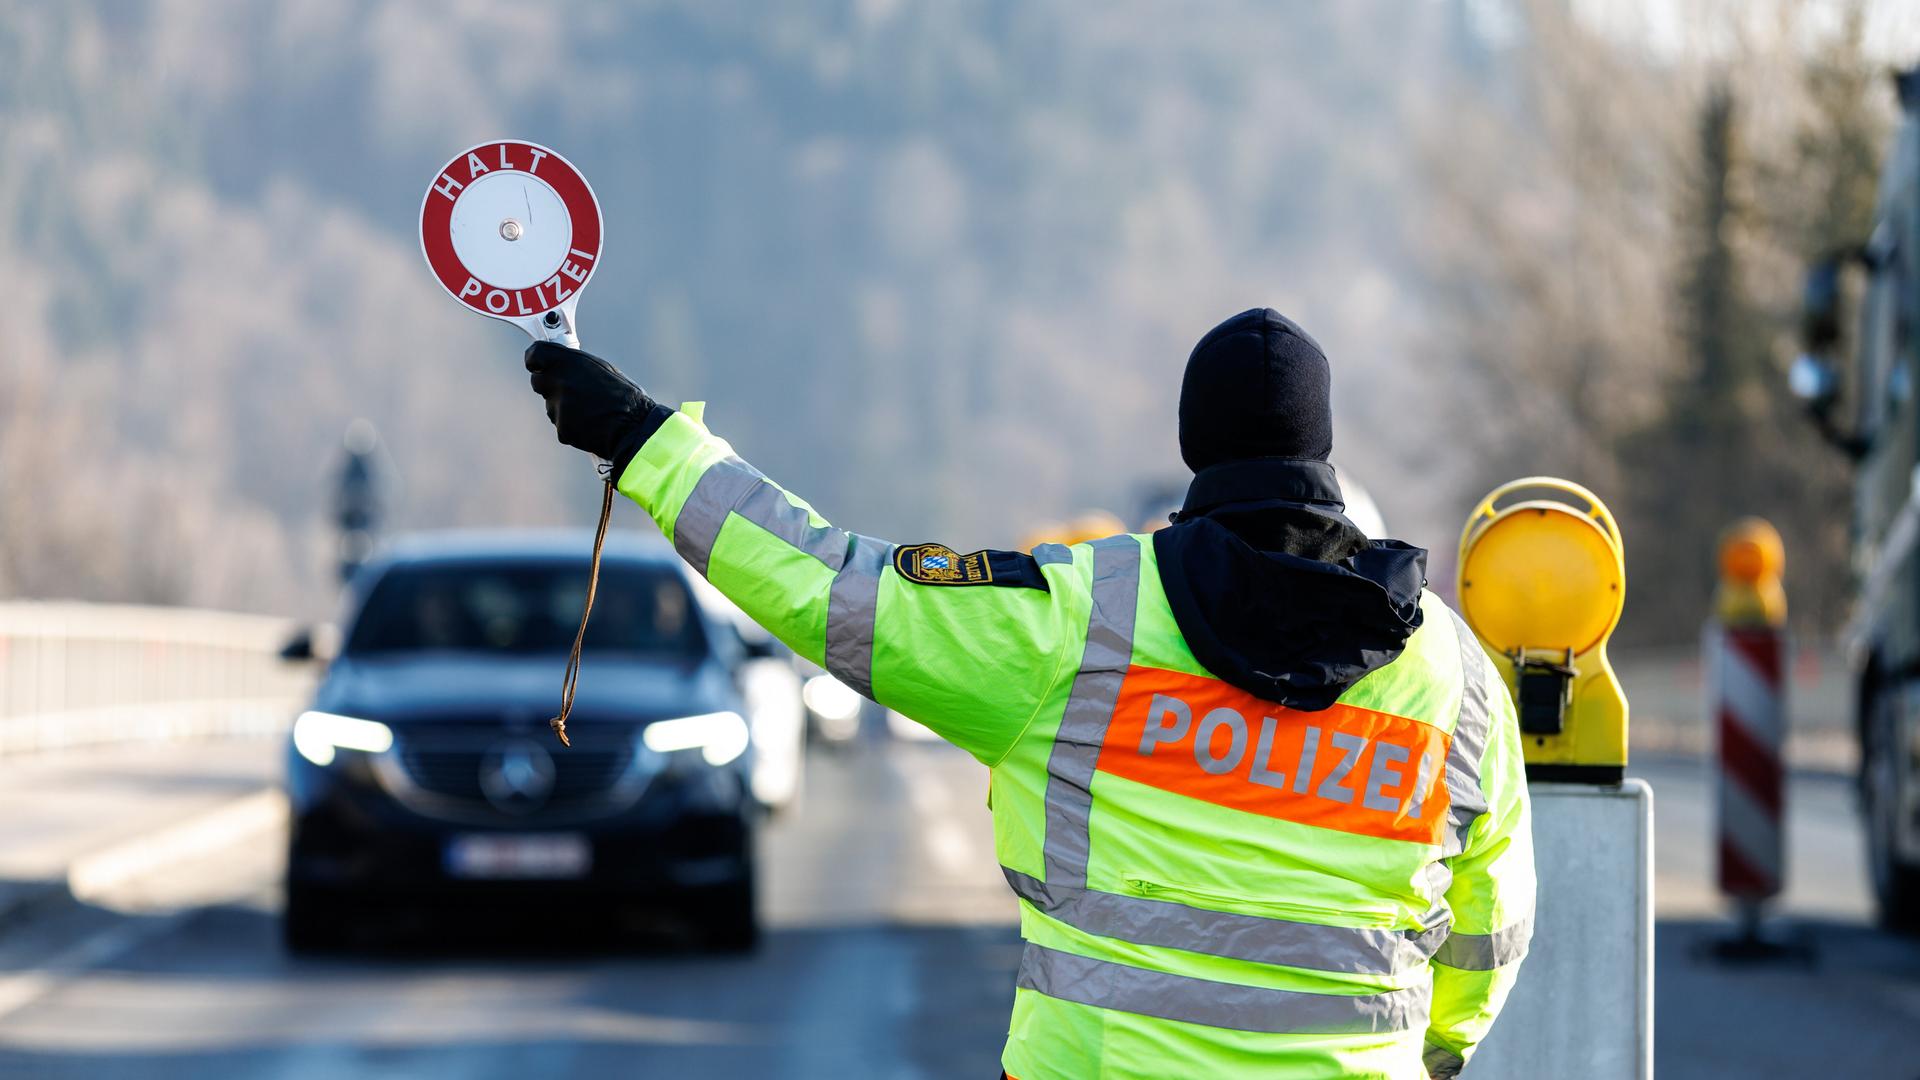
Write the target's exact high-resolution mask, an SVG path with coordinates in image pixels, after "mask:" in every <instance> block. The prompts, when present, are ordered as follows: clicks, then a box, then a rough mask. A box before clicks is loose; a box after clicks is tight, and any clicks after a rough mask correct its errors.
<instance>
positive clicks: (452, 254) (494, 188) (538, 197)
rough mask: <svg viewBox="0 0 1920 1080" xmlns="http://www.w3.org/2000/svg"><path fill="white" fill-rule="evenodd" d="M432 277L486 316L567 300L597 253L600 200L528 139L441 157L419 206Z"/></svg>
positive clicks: (541, 309) (519, 314) (523, 312)
mask: <svg viewBox="0 0 1920 1080" xmlns="http://www.w3.org/2000/svg"><path fill="white" fill-rule="evenodd" d="M420 246H421V249H422V251H423V252H424V253H425V255H426V258H427V265H428V267H429V268H431V269H432V270H433V273H434V276H435V277H437V278H439V279H440V284H441V285H442V286H443V287H445V288H446V290H447V291H448V292H449V293H451V294H452V295H453V297H454V298H455V299H457V300H459V301H460V302H461V303H462V304H465V305H466V306H467V307H469V308H472V309H473V310H475V311H478V312H480V313H482V314H485V315H491V316H494V317H495V318H504V319H520V318H527V317H531V316H538V315H542V314H545V313H546V312H548V311H552V310H554V309H555V308H559V307H561V306H562V305H563V304H566V303H567V301H568V300H570V299H571V298H573V297H574V295H575V294H576V293H577V292H578V291H579V290H580V288H581V286H583V285H585V284H586V282H587V279H588V278H589V277H590V276H592V274H593V271H594V268H595V266H596V265H597V264H598V262H599V260H600V246H601V223H600V208H599V203H598V202H597V201H596V200H595V198H594V195H593V190H592V189H591V188H590V187H588V186H587V182H586V180H585V178H584V177H582V176H581V175H580V172H579V170H577V169H575V168H574V167H573V165H572V164H571V163H570V162H568V161H567V160H566V159H565V158H563V157H561V156H560V155H559V154H556V153H554V152H553V151H551V150H549V149H547V148H545V147H542V146H537V145H535V144H533V143H528V142H519V141H514V140H503V141H500V142H493V143H484V144H482V145H480V146H476V147H473V148H472V149H470V150H468V151H466V152H465V153H463V154H461V155H460V156H459V157H456V158H454V159H453V160H452V161H449V162H448V163H447V165H446V167H445V168H443V169H441V170H440V173H439V175H438V176H437V177H436V178H435V180H434V182H433V183H432V185H431V186H430V187H429V188H428V190H427V193H426V196H425V198H424V200H423V202H422V204H421V209H420Z"/></svg>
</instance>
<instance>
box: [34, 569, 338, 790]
mask: <svg viewBox="0 0 1920 1080" xmlns="http://www.w3.org/2000/svg"><path fill="white" fill-rule="evenodd" d="M292 631H293V623H292V622H290V621H288V620H286V619H278V618H271V617H267V616H260V615H236V614H232V613H228V612H218V611H199V610H193V609H187V608H156V607H137V606H133V605H122V604H82V603H39V602H11V603H0V757H4V756H8V755H13V754H22V753H31V752H34V751H40V750H50V749H57V748H63V747H73V746H83V745H91V744H97V743H109V742H129V741H142V740H162V739H188V738H206V737H212V736H220V735H243V734H266V733H270V732H275V731H281V730H284V729H285V728H286V726H287V725H288V723H289V722H290V721H291V718H292V715H293V710H294V709H295V708H296V707H297V705H298V702H299V701H300V699H301V697H302V696H303V695H304V694H305V692H306V691H307V690H308V689H309V688H310V687H311V685H312V680H313V676H312V673H311V672H310V671H309V670H306V669H304V668H302V667H300V666H297V665H291V664H287V663H285V662H283V661H281V660H280V658H279V649H280V646H281V644H282V643H283V642H285V640H286V639H287V637H288V635H289V634H291V633H292Z"/></svg>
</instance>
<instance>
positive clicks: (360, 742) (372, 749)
mask: <svg viewBox="0 0 1920 1080" xmlns="http://www.w3.org/2000/svg"><path fill="white" fill-rule="evenodd" d="M293 748H294V749H295V750H298V751H300V756H301V757H303V758H306V759H307V760H308V761H311V762H313V763H314V764H315V765H323V766H324V765H331V764H333V756H334V752H335V751H337V750H364V751H366V752H367V753H369V754H379V753H384V752H385V751H387V750H391V749H393V729H392V728H390V727H388V726H387V725H385V724H382V723H380V722H379V721H377V720H362V719H360V718H359V717H356V716H340V715H338V714H336V713H324V712H303V713H301V714H300V716H299V718H298V719H296V720H295V721H294V722H293Z"/></svg>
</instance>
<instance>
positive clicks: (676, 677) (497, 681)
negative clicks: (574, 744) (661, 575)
mask: <svg viewBox="0 0 1920 1080" xmlns="http://www.w3.org/2000/svg"><path fill="white" fill-rule="evenodd" d="M565 669H566V657H564V656H535V657H504V658H502V657H492V656H489V657H467V656H417V655H416V656H408V657H404V658H397V657H396V658H355V657H344V658H342V659H340V660H339V661H337V662H335V663H334V665H333V666H332V668H331V669H330V670H329V671H328V672H327V677H326V679H325V681H324V682H322V684H321V686H320V688H319V690H318V691H317V692H316V694H315V696H314V707H315V708H316V709H320V710H323V711H326V712H336V713H343V714H345V715H348V716H359V717H364V718H366V719H369V720H379V721H381V722H383V723H388V724H413V723H423V724H424V723H440V722H445V723H488V722H498V723H501V724H503V725H505V726H513V727H518V726H536V725H544V724H545V723H546V720H547V718H548V717H550V716H552V715H554V714H555V713H556V712H558V711H559V709H560V679H561V676H562V675H563V674H564V672H565ZM739 708H740V705H739V699H738V694H737V691H736V690H735V688H734V686H733V682H732V680H731V679H730V678H728V676H727V673H726V671H725V669H724V668H723V667H722V666H721V665H720V664H719V663H717V662H714V661H693V662H657V661H635V660H631V659H624V658H618V657H605V656H598V655H595V654H593V653H588V654H587V655H586V656H585V658H584V659H583V661H582V665H581V673H580V683H579V688H578V691H577V694H576V696H575V698H574V706H573V717H572V719H571V720H570V721H569V723H573V724H594V723H627V724H630V723H634V722H638V721H650V720H659V719H665V718H667V717H674V716H690V715H693V714H696V713H703V712H717V711H720V710H724V709H732V710H735V711H738V710H739Z"/></svg>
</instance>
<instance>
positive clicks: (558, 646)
mask: <svg viewBox="0 0 1920 1080" xmlns="http://www.w3.org/2000/svg"><path fill="white" fill-rule="evenodd" d="M586 596H587V568H586V566H585V565H583V564H576V563H554V564H539V563H515V564H510V565H498V564H494V565H489V564H485V563H471V564H461V565H452V564H443V565H438V566H432V565H429V566H400V567H396V568H394V569H392V570H389V571H388V572H387V573H386V574H384V575H382V576H381V578H380V580H379V581H378V582H377V583H376V584H375V585H374V587H373V592H372V593H371V594H370V595H369V596H368V597H367V602H366V604H365V605H363V606H362V607H361V609H360V615H359V617H358V618H356V619H355V620H354V623H353V631H352V633H351V634H350V635H349V636H348V638H347V646H346V651H347V653H348V654H350V655H371V654H393V653H405V652H420V651H451V652H478V653H511V654H523V653H552V652H558V653H564V652H566V651H567V650H569V649H571V648H572V647H573V635H574V632H575V631H576V630H577V629H578V628H579V625H580V608H581V605H582V604H583V603H585V601H586ZM693 605H694V599H693V595H692V593H691V592H690V591H689V590H688V588H687V584H686V582H684V581H682V580H681V579H680V576H679V575H678V574H676V573H674V572H673V571H672V570H671V569H669V568H666V567H654V566H636V565H625V566H622V565H618V564H607V565H605V566H603V567H602V568H601V571H600V590H599V592H598V594H597V595H596V596H595V598H594V604H593V619H592V621H591V622H589V623H588V624H587V641H586V648H587V650H588V651H592V652H624V653H644V654H646V655H648V656H653V657H692V656H696V655H698V654H699V653H700V652H701V651H702V650H703V649H704V648H705V645H706V641H705V637H704V635H703V634H702V632H701V629H700V625H699V620H698V619H697V618H696V617H695V613H694V606H693Z"/></svg>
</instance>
